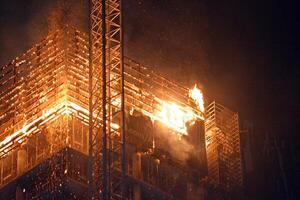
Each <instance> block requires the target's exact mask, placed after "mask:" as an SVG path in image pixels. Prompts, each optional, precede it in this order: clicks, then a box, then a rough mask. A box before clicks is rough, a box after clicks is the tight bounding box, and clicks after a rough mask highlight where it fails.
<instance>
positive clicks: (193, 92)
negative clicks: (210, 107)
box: [189, 84, 204, 112]
mask: <svg viewBox="0 0 300 200" xmlns="http://www.w3.org/2000/svg"><path fill="white" fill-rule="evenodd" d="M189 97H190V98H192V99H193V100H194V101H195V103H196V104H197V105H198V107H199V110H200V111H201V112H204V100H203V93H202V91H201V90H200V89H199V88H198V87H197V84H195V86H194V88H193V89H190V90H189Z"/></svg>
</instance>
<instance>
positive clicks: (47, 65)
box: [0, 27, 204, 185]
mask: <svg viewBox="0 0 300 200" xmlns="http://www.w3.org/2000/svg"><path fill="white" fill-rule="evenodd" d="M87 45H88V43H87V36H86V35H85V34H84V33H82V32H80V31H77V30H75V29H73V28H70V27H66V28H65V29H64V30H57V31H56V32H54V33H53V34H51V35H49V36H48V37H47V38H46V39H44V40H43V41H41V42H40V43H39V44H37V45H35V46H34V47H33V48H31V49H30V50H28V51H27V52H26V53H24V54H23V55H21V56H20V57H17V58H16V59H15V60H13V61H12V62H11V63H9V64H8V65H6V66H4V67H3V68H2V70H1V72H2V75H1V116H0V118H1V123H0V124H1V127H0V128H1V136H0V137H1V142H0V154H1V158H2V160H1V164H0V167H1V169H2V170H1V172H2V173H1V182H0V183H1V185H4V184H6V183H8V182H10V181H12V180H13V179H15V178H16V177H17V176H19V175H21V174H23V173H24V172H25V171H28V170H30V169H32V168H34V167H35V166H36V165H38V164H39V163H40V162H41V161H43V160H45V159H47V158H50V157H51V156H52V155H54V154H55V153H57V152H58V151H60V150H61V149H63V148H64V147H71V148H73V149H76V150H78V151H80V152H82V153H84V154H88V135H87V132H88V124H89V121H88V119H89V110H88V102H89V95H88V67H87V66H88V47H87ZM125 81H126V82H125V85H126V87H125V93H126V99H125V102H126V104H125V105H126V110H127V113H128V114H130V113H132V112H135V111H137V112H140V113H142V114H143V115H145V116H147V117H149V118H150V119H151V120H152V121H158V122H160V123H162V124H165V126H167V127H168V128H169V129H170V130H171V131H172V132H174V133H176V134H178V135H187V127H186V126H187V124H188V123H191V122H195V121H197V120H203V119H204V114H203V110H200V109H199V101H195V100H194V99H193V98H191V97H189V89H188V88H184V87H182V86H180V85H178V84H176V83H175V82H172V81H170V80H167V79H165V78H163V77H162V76H160V75H158V74H156V73H154V72H153V71H152V70H150V69H148V68H146V67H145V66H143V65H141V64H139V63H137V62H135V61H133V60H131V59H129V58H126V59H125ZM194 90H196V92H198V93H199V92H200V90H199V89H197V88H196V87H195V88H194ZM112 104H113V105H116V106H117V105H118V104H120V99H115V100H113V101H112ZM95 117H98V118H99V119H100V121H101V116H95ZM110 126H111V128H112V130H113V131H114V133H113V134H115V135H119V124H118V121H111V124H110ZM44 142H46V143H44ZM20 149H21V150H20ZM21 157H23V160H22V158H21ZM20 159H21V160H22V161H20ZM20 162H21V163H20ZM17 168H18V169H17Z"/></svg>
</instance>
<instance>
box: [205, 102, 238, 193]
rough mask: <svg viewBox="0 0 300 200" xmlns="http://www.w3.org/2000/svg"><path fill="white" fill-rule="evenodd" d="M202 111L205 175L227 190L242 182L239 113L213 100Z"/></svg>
mask: <svg viewBox="0 0 300 200" xmlns="http://www.w3.org/2000/svg"><path fill="white" fill-rule="evenodd" d="M205 112H206V113H205V114H206V122H205V138H206V152H207V164H208V176H209V177H210V178H211V179H212V180H213V181H214V182H215V183H216V184H218V185H220V186H221V187H223V188H224V189H226V190H232V189H234V188H235V187H236V186H242V183H243V175H242V163H241V162H242V161H241V152H240V132H239V122H238V114H237V113H235V112H233V111H231V110H229V109H228V108H226V107H224V106H222V105H220V104H218V103H216V102H212V103H211V104H210V105H209V106H208V107H207V108H206V111H205Z"/></svg>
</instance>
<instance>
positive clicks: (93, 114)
mask: <svg viewBox="0 0 300 200" xmlns="http://www.w3.org/2000/svg"><path fill="white" fill-rule="evenodd" d="M121 20H122V16H121V1H120V0H102V1H101V0H90V39H89V46H90V47H89V55H90V58H89V62H90V64H89V94H90V102H89V111H90V116H89V118H90V121H89V124H90V125H89V143H90V150H89V159H90V160H89V163H90V164H89V170H90V172H89V194H90V198H92V199H93V198H96V199H99V198H100V197H101V196H102V198H103V199H122V192H121V185H122V184H121V182H122V178H125V134H124V130H125V128H124V124H125V123H124V68H123V47H122V45H121V43H122V28H121V23H122V22H121ZM104 21H105V23H103V22H104Z"/></svg>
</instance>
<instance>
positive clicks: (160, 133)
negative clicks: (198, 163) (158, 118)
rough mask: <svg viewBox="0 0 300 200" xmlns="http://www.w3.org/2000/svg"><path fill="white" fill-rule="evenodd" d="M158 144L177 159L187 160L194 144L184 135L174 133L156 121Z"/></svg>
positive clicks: (155, 128) (156, 140) (156, 139)
mask: <svg viewBox="0 0 300 200" xmlns="http://www.w3.org/2000/svg"><path fill="white" fill-rule="evenodd" d="M154 133H155V134H156V135H155V142H156V146H157V147H158V148H160V149H165V150H167V152H168V153H169V154H170V155H171V156H172V157H173V158H175V159H177V160H180V161H182V162H186V161H187V159H188V158H189V157H190V155H191V153H192V152H193V148H194V147H193V145H191V144H190V143H188V142H187V141H186V140H185V138H184V136H181V135H178V134H176V133H172V131H171V130H170V129H169V128H167V127H165V126H164V125H163V124H160V122H154Z"/></svg>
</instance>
